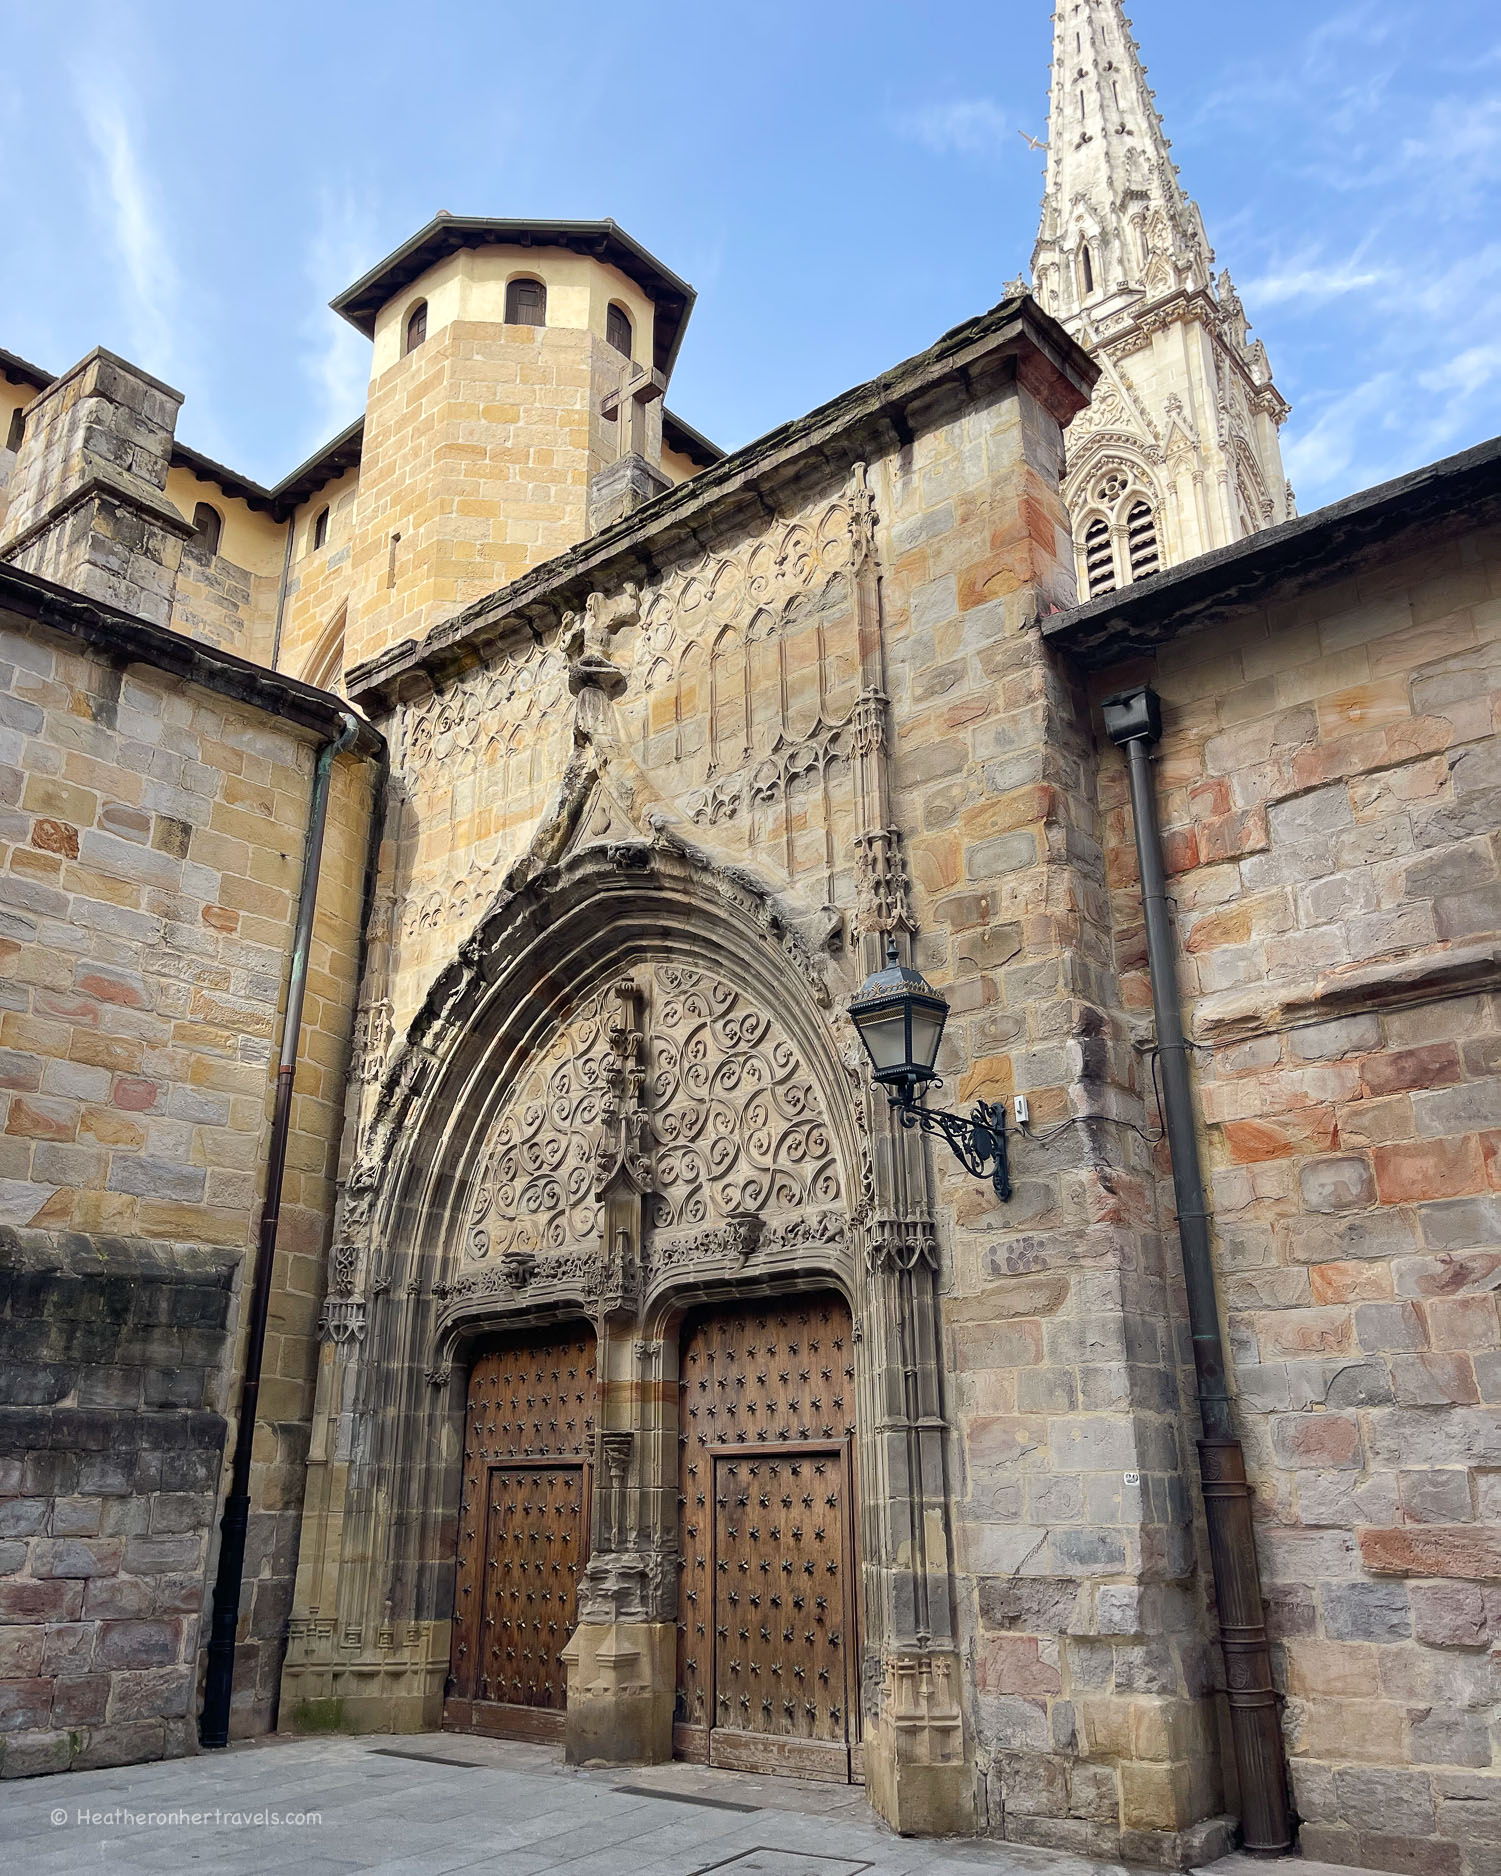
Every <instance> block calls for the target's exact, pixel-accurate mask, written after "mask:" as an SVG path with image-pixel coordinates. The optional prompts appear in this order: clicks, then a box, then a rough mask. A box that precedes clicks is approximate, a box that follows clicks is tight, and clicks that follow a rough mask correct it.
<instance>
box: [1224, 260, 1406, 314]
mask: <svg viewBox="0 0 1501 1876" xmlns="http://www.w3.org/2000/svg"><path fill="white" fill-rule="evenodd" d="M1390 278H1391V275H1390V274H1389V273H1388V272H1386V271H1385V270H1384V269H1382V268H1379V267H1367V266H1362V265H1361V264H1360V263H1359V261H1357V260H1353V259H1352V260H1347V261H1335V262H1333V263H1331V262H1328V261H1325V260H1323V259H1321V258H1320V256H1319V255H1318V253H1317V252H1309V251H1306V250H1305V251H1304V252H1303V253H1301V254H1299V255H1298V256H1296V257H1295V258H1294V259H1292V260H1289V261H1284V262H1282V263H1281V264H1280V265H1279V264H1274V265H1273V266H1272V267H1270V268H1269V269H1268V271H1267V272H1266V273H1264V274H1262V275H1260V276H1259V277H1258V278H1257V279H1255V280H1249V281H1247V282H1246V283H1245V285H1244V287H1243V288H1242V289H1241V291H1242V294H1243V296H1244V297H1245V299H1246V301H1247V302H1248V304H1250V305H1253V306H1286V305H1290V304H1293V303H1294V302H1300V303H1301V304H1303V305H1304V306H1325V305H1327V304H1328V303H1329V301H1331V300H1338V299H1342V298H1343V297H1344V296H1345V295H1346V294H1347V293H1368V292H1370V291H1371V290H1372V289H1373V288H1376V287H1380V286H1381V285H1383V283H1385V282H1386V281H1388V280H1389V279H1390Z"/></svg>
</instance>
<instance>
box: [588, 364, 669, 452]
mask: <svg viewBox="0 0 1501 1876" xmlns="http://www.w3.org/2000/svg"><path fill="white" fill-rule="evenodd" d="M666 390H667V380H666V379H665V378H664V377H663V376H662V374H661V372H660V371H656V370H654V369H652V368H651V367H650V366H647V365H627V366H626V368H625V370H624V371H623V372H622V373H621V378H620V384H619V387H618V388H617V389H616V390H613V391H611V392H609V393H607V395H606V397H605V399H604V401H603V403H602V404H601V405H600V407H599V409H600V415H601V416H603V417H607V418H609V419H610V421H611V422H613V423H614V424H615V426H616V430H615V435H616V440H617V448H616V452H615V453H616V460H617V461H618V460H619V459H620V458H622V457H625V456H644V455H645V454H646V407H647V405H648V404H653V403H655V402H656V400H657V399H658V398H659V397H661V396H663V395H664V393H665V392H666Z"/></svg>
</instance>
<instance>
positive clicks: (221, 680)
mask: <svg viewBox="0 0 1501 1876" xmlns="http://www.w3.org/2000/svg"><path fill="white" fill-rule="evenodd" d="M0 618H10V619H20V620H22V621H25V622H27V623H31V624H35V625H40V626H44V627H46V628H47V629H48V630H49V631H53V632H60V633H62V634H63V635H64V636H65V637H67V638H71V639H74V640H76V641H78V642H79V643H80V644H82V645H84V646H86V647H87V648H88V649H89V650H90V651H92V652H95V653H97V654H98V655H99V656H101V657H103V658H105V659H107V660H109V661H110V662H111V663H114V664H117V665H130V664H145V665H151V666H152V667H154V668H155V669H156V670H158V671H163V672H165V673H167V674H168V675H169V676H171V677H175V678H179V679H181V680H182V682H184V683H187V684H201V685H202V686H203V688H204V689H205V690H211V691H216V692H218V694H219V695H220V696H222V697H228V698H230V699H232V700H233V701H234V702H235V703H239V704H244V705H247V706H248V707H249V708H251V709H254V710H261V711H264V712H265V714H266V715H267V716H271V717H275V718H277V719H278V720H279V721H281V722H283V723H288V724H292V725H295V726H296V727H297V728H298V729H301V730H305V731H308V732H310V733H311V734H312V735H314V736H316V737H318V738H319V739H320V740H325V741H326V740H327V739H328V738H329V737H331V736H336V735H338V734H339V732H340V731H341V729H342V728H343V727H344V720H345V718H346V717H347V716H348V715H349V706H348V705H347V704H346V703H345V701H344V699H343V698H342V697H335V696H333V695H332V694H331V693H330V692H328V691H322V690H317V689H315V688H314V687H313V686H312V685H311V684H304V683H303V682H302V681H301V680H300V679H299V678H295V677H287V676H285V675H284V674H283V673H282V672H280V671H268V670H267V669H266V668H265V667H264V666H263V665H258V664H252V663H251V662H250V660H249V659H248V658H237V657H236V656H235V654H234V653H233V652H229V651H221V650H220V649H219V647H218V646H216V645H204V644H200V643H199V642H198V641H197V640H196V639H191V638H186V637H184V636H183V634H182V633H181V632H173V631H170V630H169V629H168V628H167V627H166V626H162V625H153V624H151V623H150V622H149V621H148V620H145V619H137V618H135V617H133V616H132V615H131V614H130V613H128V612H121V611H119V610H118V609H117V608H116V607H114V606H107V605H105V604H104V603H103V602H102V601H100V600H96V599H88V598H85V597H84V595H83V594H81V593H76V592H73V591H72V590H71V589H70V588H68V587H65V586H57V585H55V584H54V583H53V582H52V581H51V580H44V579H42V578H41V577H40V575H38V574H35V573H23V572H21V571H20V570H19V569H18V568H16V567H8V566H4V565H0ZM354 746H355V749H356V751H357V752H358V753H359V754H360V755H364V756H377V755H379V754H381V752H382V751H383V750H384V748H385V739H384V738H383V737H382V736H381V734H380V732H379V731H378V730H376V729H375V728H374V727H373V725H371V724H369V723H361V724H360V731H359V738H358V740H357V742H356V743H355V745H354Z"/></svg>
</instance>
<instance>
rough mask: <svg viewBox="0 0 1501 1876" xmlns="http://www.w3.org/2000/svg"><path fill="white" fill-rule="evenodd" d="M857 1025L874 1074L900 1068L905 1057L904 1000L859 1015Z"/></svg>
mask: <svg viewBox="0 0 1501 1876" xmlns="http://www.w3.org/2000/svg"><path fill="white" fill-rule="evenodd" d="M855 1026H856V1028H857V1029H858V1030H859V1031H860V1040H861V1041H862V1042H863V1043H864V1044H865V1048H866V1052H867V1053H868V1054H869V1056H870V1059H871V1061H872V1062H873V1063H874V1064H875V1068H876V1073H877V1074H881V1073H883V1072H886V1071H888V1070H890V1069H893V1068H900V1067H902V1065H903V1064H904V1063H905V1061H906V1059H907V1011H906V1005H905V1004H903V1003H897V1004H893V1005H892V1006H891V1007H890V1008H889V1009H885V1010H875V1011H872V1012H871V1013H870V1014H869V1015H861V1016H860V1017H859V1018H858V1020H857V1022H856V1025H855Z"/></svg>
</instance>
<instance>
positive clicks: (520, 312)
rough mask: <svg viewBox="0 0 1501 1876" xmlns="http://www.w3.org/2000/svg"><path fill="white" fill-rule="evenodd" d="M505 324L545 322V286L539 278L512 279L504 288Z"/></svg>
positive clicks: (520, 324)
mask: <svg viewBox="0 0 1501 1876" xmlns="http://www.w3.org/2000/svg"><path fill="white" fill-rule="evenodd" d="M506 324H507V325H508V326H545V325H546V324H547V288H546V287H544V286H543V284H542V282H541V281H540V280H513V281H512V282H511V284H510V285H509V286H508V287H507V288H506Z"/></svg>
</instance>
